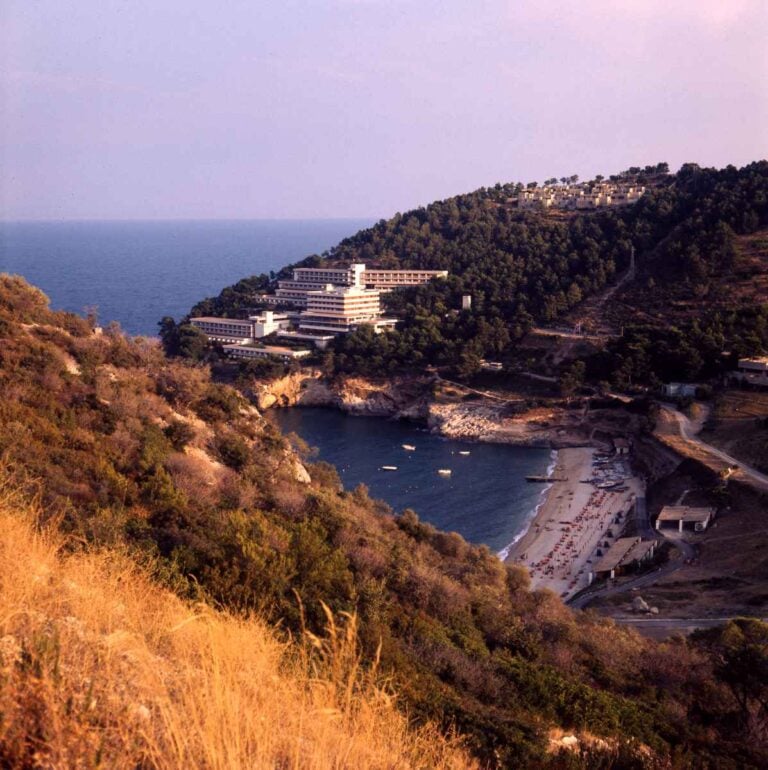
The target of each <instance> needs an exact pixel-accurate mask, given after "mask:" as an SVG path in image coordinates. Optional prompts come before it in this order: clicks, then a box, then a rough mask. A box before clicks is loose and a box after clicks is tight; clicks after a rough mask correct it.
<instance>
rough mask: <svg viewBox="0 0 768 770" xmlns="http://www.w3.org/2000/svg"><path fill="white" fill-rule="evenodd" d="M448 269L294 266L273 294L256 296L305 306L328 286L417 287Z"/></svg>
mask: <svg viewBox="0 0 768 770" xmlns="http://www.w3.org/2000/svg"><path fill="white" fill-rule="evenodd" d="M447 276H448V271H447V270H379V269H376V268H367V267H366V266H365V264H363V263H361V262H359V263H355V264H353V265H350V266H349V267H343V268H342V267H338V268H337V267H297V268H295V269H294V271H293V278H292V279H289V280H282V281H278V283H277V289H276V290H275V293H274V294H264V295H261V296H260V297H259V300H260V301H261V302H264V303H266V304H269V305H293V306H295V307H307V295H308V294H309V293H310V292H313V291H321V290H323V289H324V288H325V287H326V286H327V285H329V284H331V285H333V286H349V287H353V288H361V289H362V288H365V289H378V290H381V291H389V290H390V289H396V288H399V287H403V286H418V285H420V284H422V283H426V282H427V281H430V280H431V279H433V278H446V277H447Z"/></svg>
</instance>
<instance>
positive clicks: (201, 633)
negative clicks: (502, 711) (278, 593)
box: [0, 467, 476, 770]
mask: <svg viewBox="0 0 768 770" xmlns="http://www.w3.org/2000/svg"><path fill="white" fill-rule="evenodd" d="M40 516H41V511H39V510H38V509H36V508H35V506H34V505H33V504H31V503H30V502H28V501H27V500H25V499H23V496H22V495H19V494H18V493H16V492H15V491H14V489H13V487H12V485H10V484H9V483H8V481H7V478H6V476H5V470H4V469H3V468H2V467H0V557H2V558H0V765H2V767H5V768H33V767H35V768H76V767H77V768H91V767H105V768H110V770H121V769H125V770H135V768H139V767H140V768H167V770H178V768H188V769H190V770H191V769H192V768H209V769H211V770H213V769H214V768H218V769H220V770H240V769H242V770H256V769H257V768H264V769H265V770H266V769H267V768H277V767H281V768H312V769H313V770H323V769H325V768H327V769H328V770H331V768H338V767H355V768H361V770H363V769H366V768H381V769H382V770H384V769H385V768H392V767H429V768H435V769H436V770H437V769H438V768H441V769H443V770H449V768H452V769H453V770H463V768H469V767H475V766H476V765H475V764H474V763H473V762H472V761H471V759H470V758H469V757H468V756H467V755H466V753H464V752H463V751H462V750H461V748H460V747H459V746H458V745H457V743H456V742H455V741H446V739H445V738H443V736H442V735H441V734H440V733H439V732H438V731H437V730H436V729H435V728H434V727H429V726H428V727H426V728H421V729H415V728H414V727H413V726H409V725H408V722H407V720H406V718H405V717H404V716H403V715H402V714H401V713H399V712H398V711H397V709H396V707H395V700H394V698H393V697H392V694H391V692H390V691H388V689H387V688H385V687H383V686H382V685H381V684H379V683H378V682H377V681H376V673H375V671H366V670H365V669H363V668H361V666H360V659H359V654H358V651H357V643H356V638H355V629H356V624H355V620H354V618H349V619H348V620H347V621H346V623H345V625H343V626H341V627H337V626H336V625H335V624H333V625H331V626H330V628H329V633H328V634H327V635H326V636H325V637H324V638H320V637H316V636H312V635H307V636H306V637H305V638H304V639H303V640H301V643H298V642H297V643H293V644H292V643H286V642H283V641H280V640H278V639H277V638H276V637H275V634H274V632H273V631H272V630H270V628H269V627H268V626H267V625H266V624H265V623H264V622H263V621H261V620H260V619H258V618H255V617H249V618H238V617H234V616H232V615H229V614H225V613H222V612H217V611H215V610H213V609H211V608H210V607H208V606H206V605H204V604H201V603H196V604H194V605H193V604H190V603H187V602H183V601H182V600H180V599H179V598H178V597H175V596H174V595H173V594H172V593H170V592H169V591H167V590H162V589H160V588H158V587H157V585H155V584H153V582H152V581H151V580H150V578H149V576H148V575H147V574H146V573H145V572H144V571H143V570H141V569H139V568H137V566H136V564H135V562H132V561H131V560H130V559H129V558H127V557H126V555H125V554H124V553H120V552H115V551H113V550H87V551H85V552H82V551H80V552H75V553H72V552H71V551H70V552H69V553H67V551H68V550H69V549H67V545H66V540H65V538H64V537H63V536H62V535H61V534H60V533H57V532H56V531H55V530H53V529H51V528H47V529H45V530H44V531H42V532H41V531H40V530H39V529H36V527H35V524H34V523H35V521H37V520H39V518H40Z"/></svg>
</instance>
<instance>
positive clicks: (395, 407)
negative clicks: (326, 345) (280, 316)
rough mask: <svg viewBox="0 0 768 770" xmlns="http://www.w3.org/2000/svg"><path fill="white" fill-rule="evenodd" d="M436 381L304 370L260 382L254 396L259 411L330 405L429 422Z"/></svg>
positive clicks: (356, 412) (358, 413)
mask: <svg viewBox="0 0 768 770" xmlns="http://www.w3.org/2000/svg"><path fill="white" fill-rule="evenodd" d="M431 385H432V379H431V378H427V377H423V378H414V377H407V378H398V377H395V378H392V379H388V380H367V379H364V378H362V377H337V378H334V379H332V380H328V379H325V378H324V377H323V376H322V375H321V373H320V372H319V371H316V370H312V371H302V372H296V373H293V374H289V375H286V376H285V377H280V378H278V379H275V380H270V381H268V382H262V383H257V384H255V385H254V387H253V395H254V397H255V400H256V403H257V405H258V407H259V409H262V410H264V409H269V408H272V407H284V406H330V407H335V408H337V409H341V410H342V411H344V412H348V413H349V414H353V415H364V416H370V417H394V418H399V419H410V420H418V421H426V420H427V418H428V415H429V400H430V396H431V392H432V388H431Z"/></svg>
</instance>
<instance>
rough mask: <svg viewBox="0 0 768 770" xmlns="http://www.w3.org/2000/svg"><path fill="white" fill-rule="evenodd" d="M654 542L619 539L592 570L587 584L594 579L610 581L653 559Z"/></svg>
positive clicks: (637, 538)
mask: <svg viewBox="0 0 768 770" xmlns="http://www.w3.org/2000/svg"><path fill="white" fill-rule="evenodd" d="M655 548H656V541H655V540H641V539H640V538H639V537H637V536H635V537H620V538H619V539H618V540H617V541H616V542H615V543H614V544H613V545H612V546H611V547H610V548H609V549H608V550H607V551H606V552H605V554H603V556H602V557H601V558H600V560H599V561H598V562H597V563H596V564H595V566H594V567H593V568H592V571H591V572H590V575H589V582H590V584H591V583H592V581H593V580H595V579H598V580H599V579H601V578H605V579H611V580H613V578H615V577H617V575H620V574H622V573H623V572H625V571H626V570H628V569H630V568H631V567H633V566H635V565H637V564H642V563H643V562H645V561H648V560H649V559H652V558H653V553H654V550H655Z"/></svg>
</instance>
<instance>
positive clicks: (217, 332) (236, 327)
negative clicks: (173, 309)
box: [190, 316, 253, 342]
mask: <svg viewBox="0 0 768 770" xmlns="http://www.w3.org/2000/svg"><path fill="white" fill-rule="evenodd" d="M190 323H191V324H192V326H194V327H196V328H197V329H200V331H201V332H203V333H204V334H205V335H206V336H207V337H208V339H209V340H212V341H213V342H245V341H246V340H249V339H252V338H253V323H252V322H251V321H250V320H247V321H246V320H242V319H239V318H215V317H213V316H200V317H198V318H192V319H190Z"/></svg>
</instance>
